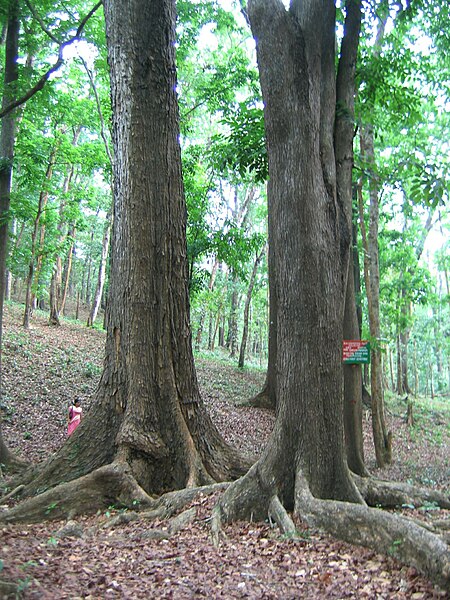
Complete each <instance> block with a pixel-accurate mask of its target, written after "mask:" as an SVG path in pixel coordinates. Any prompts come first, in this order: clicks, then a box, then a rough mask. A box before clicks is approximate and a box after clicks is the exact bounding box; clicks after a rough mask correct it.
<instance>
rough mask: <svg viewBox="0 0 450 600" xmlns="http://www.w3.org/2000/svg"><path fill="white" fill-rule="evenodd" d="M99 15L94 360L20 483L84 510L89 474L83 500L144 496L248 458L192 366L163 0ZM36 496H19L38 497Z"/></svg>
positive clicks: (138, 1)
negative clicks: (102, 195) (70, 421)
mask: <svg viewBox="0 0 450 600" xmlns="http://www.w3.org/2000/svg"><path fill="white" fill-rule="evenodd" d="M105 17H106V32H107V46H108V60H109V64H110V71H111V88H112V90H111V95H112V105H113V115H114V117H113V125H114V127H113V134H114V135H113V139H114V150H115V152H114V157H115V158H114V219H113V238H112V239H113V243H112V257H111V280H110V292H109V304H108V329H107V338H106V348H105V367H104V371H103V374H102V376H101V380H100V383H99V387H98V390H97V396H96V400H95V402H94V405H93V407H92V408H91V410H90V411H89V412H88V413H87V414H86V416H85V418H84V419H83V422H82V423H81V425H80V426H79V427H78V428H77V429H76V431H75V432H74V433H73V434H72V435H71V436H70V438H68V440H67V442H66V443H65V445H64V446H63V447H62V448H61V450H60V451H59V452H58V453H57V454H56V455H55V456H54V457H53V458H52V459H51V460H50V461H48V462H47V463H46V464H45V465H44V466H42V467H40V468H38V471H37V473H36V472H34V473H30V474H29V475H28V476H27V479H26V481H25V483H26V487H25V489H24V492H23V493H24V494H30V493H36V491H37V490H39V489H42V488H44V489H45V488H46V489H49V488H51V487H52V486H56V488H55V489H54V491H52V490H50V491H49V492H48V493H49V494H51V493H54V494H58V495H59V494H64V495H65V496H67V502H66V503H65V502H58V509H57V511H56V513H54V514H55V515H57V514H58V513H60V511H61V512H62V514H64V510H68V509H69V510H72V511H74V512H76V511H77V509H79V510H83V511H84V510H86V507H85V503H86V500H85V497H86V494H89V493H90V492H89V490H90V487H88V486H89V485H90V483H89V482H91V483H92V478H94V479H95V480H96V481H97V482H100V483H99V485H100V486H101V491H100V499H98V498H97V499H96V501H95V502H94V501H92V502H91V506H90V510H95V509H96V504H97V505H98V504H99V503H100V504H102V503H103V504H104V503H111V496H113V497H115V498H116V499H117V500H118V501H125V500H127V501H130V500H131V499H132V497H133V496H134V497H135V498H139V499H141V500H144V501H145V500H147V501H150V498H149V496H148V494H150V493H152V494H153V493H160V492H163V491H166V490H171V489H178V488H183V487H189V486H194V485H197V484H203V483H209V482H212V481H215V480H217V481H220V480H226V481H229V480H231V479H233V478H236V477H238V476H239V475H242V474H243V473H244V472H245V471H246V470H247V468H248V467H249V465H250V464H251V463H250V461H249V460H247V459H244V458H243V457H242V456H241V455H240V454H238V453H237V452H236V451H235V450H234V449H233V448H231V447H230V446H228V445H227V444H226V443H225V441H224V440H223V439H222V437H221V436H220V434H219V433H218V431H217V429H216V428H215V426H214V425H213V423H212V421H211V419H210V417H209V415H208V414H207V412H206V409H205V407H204V404H203V401H202V398H201V396H200V393H199V387H198V382H197V378H196V373H195V368H194V360H193V353H192V346H191V341H192V340H191V330H190V323H189V295H188V289H187V252H186V205H185V198H184V190H183V184H182V174H181V152H180V146H179V129H178V119H179V117H178V105H177V98H176V77H175V73H176V70H175V57H174V53H175V43H174V39H175V38H174V35H175V3H174V2H173V1H172V0H158V1H156V2H151V3H149V2H147V1H146V0H131V2H129V4H128V9H127V10H126V11H124V10H123V7H122V4H121V2H119V1H118V0H106V1H105ZM68 457H70V459H69V458H68ZM74 465H76V468H74ZM92 472H93V473H92ZM90 473H92V475H89V474H90ZM84 475H86V476H87V477H83V476H84ZM77 478H78V479H77ZM118 479H119V482H118ZM73 480H75V481H73ZM61 482H68V483H62V484H61V485H57V484H60V483H61ZM58 497H59V496H58ZM40 498H41V497H40V496H38V497H37V498H35V499H32V500H30V501H29V502H33V501H34V502H35V503H37V502H42V503H43V505H45V503H47V505H48V500H47V498H46V497H44V498H43V499H40ZM64 505H65V506H66V508H64ZM27 506H29V504H27V503H26V502H25V503H24V504H23V505H22V508H21V509H20V510H22V511H26V510H27ZM33 506H35V504H33ZM44 512H45V511H44ZM60 514H61V513H60Z"/></svg>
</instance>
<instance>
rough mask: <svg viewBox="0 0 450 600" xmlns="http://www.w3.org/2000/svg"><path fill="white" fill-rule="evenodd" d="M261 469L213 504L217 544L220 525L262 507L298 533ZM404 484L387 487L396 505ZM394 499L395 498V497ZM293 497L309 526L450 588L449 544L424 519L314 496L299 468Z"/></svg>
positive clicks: (284, 528) (286, 529)
mask: <svg viewBox="0 0 450 600" xmlns="http://www.w3.org/2000/svg"><path fill="white" fill-rule="evenodd" d="M252 471H253V473H251V472H252ZM257 472H258V468H257V465H255V466H254V467H253V468H252V469H251V470H250V472H249V474H250V477H249V476H248V475H249V474H247V476H245V477H243V478H241V479H240V480H238V481H236V482H234V483H232V484H231V485H230V486H229V488H228V490H227V491H226V493H225V494H224V495H223V496H222V497H221V498H220V500H219V502H218V504H217V505H216V507H215V508H214V511H213V519H212V523H211V528H212V538H213V542H214V543H215V544H218V543H219V541H220V537H221V536H222V535H223V532H222V527H221V526H222V523H224V522H231V521H235V520H237V519H240V518H245V517H246V518H248V516H249V513H251V514H252V515H253V514H256V515H260V516H261V511H263V510H264V509H265V515H262V516H263V518H265V517H267V516H268V515H269V513H270V514H271V516H272V517H274V519H275V521H276V522H277V524H278V525H279V527H280V529H281V530H282V531H283V533H289V534H292V532H294V531H295V527H294V526H293V523H292V521H291V520H290V518H289V517H288V515H285V514H284V513H285V511H284V509H283V507H282V506H281V503H280V502H279V500H278V497H277V496H276V495H274V494H272V495H271V496H270V497H268V495H267V491H268V490H267V489H265V488H264V486H263V485H262V483H261V481H260V480H259V479H258V477H257ZM358 479H360V478H358ZM384 483H385V482H383V484H384ZM374 485H375V484H374ZM401 487H402V486H397V488H396V486H395V484H392V486H390V487H389V486H388V489H390V490H391V491H392V490H395V489H396V490H397V491H396V494H395V498H396V500H395V503H394V504H395V505H397V504H398V500H399V499H400V504H402V503H403V500H404V499H405V496H401V495H400V493H399V488H401ZM381 489H384V488H381ZM406 489H407V490H408V491H409V492H410V494H409V496H408V498H409V499H411V498H412V497H414V499H415V500H418V499H419V495H418V494H416V495H414V496H412V490H410V489H409V487H408V488H406ZM403 492H405V490H403ZM372 494H374V492H372ZM392 494H394V492H393V491H392ZM372 497H374V496H371V498H372ZM377 497H379V496H377ZM390 497H392V498H393V497H394V495H392V496H390ZM427 497H428V498H429V497H430V496H427ZM422 498H423V496H422ZM294 500H295V514H297V515H298V516H299V518H301V519H302V520H304V521H305V522H307V523H308V525H309V526H311V527H314V528H319V529H321V530H323V531H326V532H327V533H330V534H331V535H333V536H335V537H336V538H338V539H341V540H343V541H346V542H349V543H352V544H359V545H361V546H365V547H368V548H371V549H373V550H375V551H376V552H379V553H381V554H385V555H390V556H393V557H394V558H396V559H397V560H399V561H400V562H403V563H405V564H407V565H411V566H414V567H416V569H417V570H418V571H419V572H421V573H422V574H424V575H425V576H426V577H428V578H429V579H431V580H432V581H434V582H436V583H438V584H439V585H440V586H442V587H444V588H447V587H448V586H449V584H450V553H449V548H448V545H447V543H446V542H445V541H444V540H443V539H442V538H441V537H440V536H439V535H437V534H436V533H434V532H432V531H429V529H428V528H427V527H426V526H423V525H422V524H421V523H419V522H415V521H412V520H411V519H407V518H404V517H402V516H399V515H395V514H391V513H388V512H385V511H383V510H380V509H375V508H370V507H368V506H367V505H365V504H356V503H355V504H353V503H350V502H341V501H336V500H321V499H317V498H314V497H313V495H312V494H311V492H310V490H309V486H308V484H307V483H306V480H305V479H304V477H303V475H302V473H301V472H297V478H296V486H295V499H294ZM258 509H259V510H258ZM291 523H292V525H291Z"/></svg>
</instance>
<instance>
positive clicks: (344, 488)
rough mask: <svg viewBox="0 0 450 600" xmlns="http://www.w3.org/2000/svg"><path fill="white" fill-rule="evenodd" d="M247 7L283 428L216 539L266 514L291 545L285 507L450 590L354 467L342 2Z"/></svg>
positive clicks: (244, 483)
mask: <svg viewBox="0 0 450 600" xmlns="http://www.w3.org/2000/svg"><path fill="white" fill-rule="evenodd" d="M248 7H249V16H250V22H251V26H252V32H253V35H254V37H255V39H256V47H257V58H258V67H259V73H260V81H261V88H262V93H263V99H264V117H265V129H266V139H267V146H268V157H269V186H268V201H269V212H271V214H272V215H273V218H274V237H273V244H274V250H275V256H276V282H277V289H278V299H279V305H278V312H277V326H278V336H277V351H278V354H277V356H278V360H277V366H278V370H277V419H276V422H275V426H274V430H273V433H272V436H271V438H270V440H269V442H268V445H267V447H266V448H265V450H264V452H263V454H262V456H261V458H260V459H259V460H258V462H257V463H256V464H255V465H253V467H252V468H251V469H250V470H249V472H248V473H247V474H246V475H245V476H244V477H242V478H240V479H239V480H238V481H236V482H234V483H233V484H231V485H230V487H229V488H228V489H227V491H226V492H225V493H224V495H223V497H222V498H221V499H220V501H219V503H218V505H217V507H216V510H215V515H214V519H213V523H212V526H213V535H214V539H215V541H216V542H217V540H218V534H219V531H220V523H221V522H224V521H230V520H234V519H238V518H243V517H244V518H252V517H256V518H258V517H266V516H267V514H268V513H269V514H271V515H272V516H273V517H274V518H275V520H276V521H277V523H279V524H280V526H282V527H283V528H284V530H285V531H287V532H288V533H290V534H292V532H294V531H295V527H294V526H293V523H292V521H290V520H289V518H288V517H287V515H286V514H285V515H284V516H283V507H282V505H281V503H280V500H281V502H282V503H283V504H284V505H285V506H286V507H288V508H289V507H293V508H294V511H295V513H296V514H298V515H299V516H300V517H301V518H303V519H305V520H306V521H307V522H308V523H310V524H311V525H312V526H315V527H317V526H319V527H322V528H325V529H327V530H328V531H330V532H332V533H333V534H335V535H337V536H339V537H342V538H344V539H347V540H349V541H353V542H356V543H361V544H364V545H368V546H371V547H374V548H376V549H377V550H378V551H382V552H386V553H388V552H389V551H392V547H393V546H394V548H395V552H396V556H397V558H399V559H400V560H404V561H405V562H410V563H413V564H415V565H416V566H417V567H418V568H419V569H420V570H422V571H426V572H427V573H428V574H429V575H430V576H432V577H433V578H434V579H436V580H437V581H439V582H440V583H442V582H445V581H448V577H449V573H448V552H447V551H446V545H445V543H443V542H442V540H440V539H439V538H438V536H436V535H431V534H429V533H428V532H426V531H425V530H424V529H423V528H422V527H420V526H417V527H415V528H413V527H412V526H411V525H410V524H406V523H405V522H404V521H403V520H401V519H398V518H397V517H392V516H391V515H386V514H384V513H383V512H382V511H380V510H377V511H373V510H372V509H368V508H367V506H365V505H364V504H365V503H364V499H363V495H362V493H361V492H360V491H359V490H358V489H357V487H356V482H355V480H354V479H353V478H352V477H351V475H350V472H349V469H348V467H347V463H346V458H345V448H344V443H343V437H344V435H343V434H344V424H343V389H342V388H343V386H342V365H341V348H342V331H343V327H342V324H343V317H344V314H343V306H344V299H345V291H346V282H347V268H348V259H349V250H350V240H351V231H350V229H349V225H348V221H347V219H346V218H345V206H343V204H342V198H341V196H340V195H339V194H337V193H336V171H335V167H336V164H335V155H334V150H333V129H334V116H335V105H336V102H335V94H334V92H335V71H334V61H335V36H334V33H335V6H334V2H333V0H323V1H322V0H310V1H309V2H304V1H302V0H298V1H297V0H294V2H292V3H291V8H290V10H289V11H286V9H285V8H284V5H283V4H282V2H281V1H279V0H250V2H249V5H248ZM352 7H353V8H356V9H357V10H360V5H359V3H355V2H354V1H353V0H349V2H348V3H347V13H348V11H350V10H351V8H352ZM346 35H348V33H347V34H346ZM365 479H366V478H365ZM365 479H364V480H363V481H365ZM399 537H400V539H401V543H400V544H399V542H398V538H399ZM396 540H397V541H396Z"/></svg>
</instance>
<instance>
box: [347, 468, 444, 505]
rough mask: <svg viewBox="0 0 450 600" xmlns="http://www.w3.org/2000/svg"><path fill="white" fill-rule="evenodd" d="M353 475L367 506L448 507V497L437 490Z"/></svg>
mask: <svg viewBox="0 0 450 600" xmlns="http://www.w3.org/2000/svg"><path fill="white" fill-rule="evenodd" d="M353 477H354V480H355V483H356V485H357V486H358V489H359V491H360V492H361V494H362V496H363V497H364V500H365V501H366V502H367V504H369V506H383V507H385V508H389V507H398V506H402V505H411V506H414V507H420V506H423V505H424V504H426V503H433V504H436V505H437V506H439V507H440V508H447V509H450V498H449V497H448V496H446V495H445V494H443V493H442V492H439V491H435V490H430V489H427V488H421V487H416V486H413V485H409V484H407V483H400V482H396V481H382V480H380V479H375V478H373V477H364V478H363V477H359V476H358V475H354V476H353Z"/></svg>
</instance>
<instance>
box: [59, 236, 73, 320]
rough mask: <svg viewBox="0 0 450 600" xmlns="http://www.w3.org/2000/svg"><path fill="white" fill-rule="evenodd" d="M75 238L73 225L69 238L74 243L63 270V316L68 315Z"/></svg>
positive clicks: (61, 310) (60, 309)
mask: <svg viewBox="0 0 450 600" xmlns="http://www.w3.org/2000/svg"><path fill="white" fill-rule="evenodd" d="M75 236H76V228H75V225H73V226H72V228H71V230H70V231H69V232H68V237H69V238H70V239H71V240H72V243H71V244H70V248H69V251H68V252H67V257H66V262H65V266H64V269H63V283H62V297H61V306H60V308H59V312H60V313H63V314H66V302H67V295H68V293H69V284H70V275H71V273H72V260H73V252H74V248H75Z"/></svg>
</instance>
